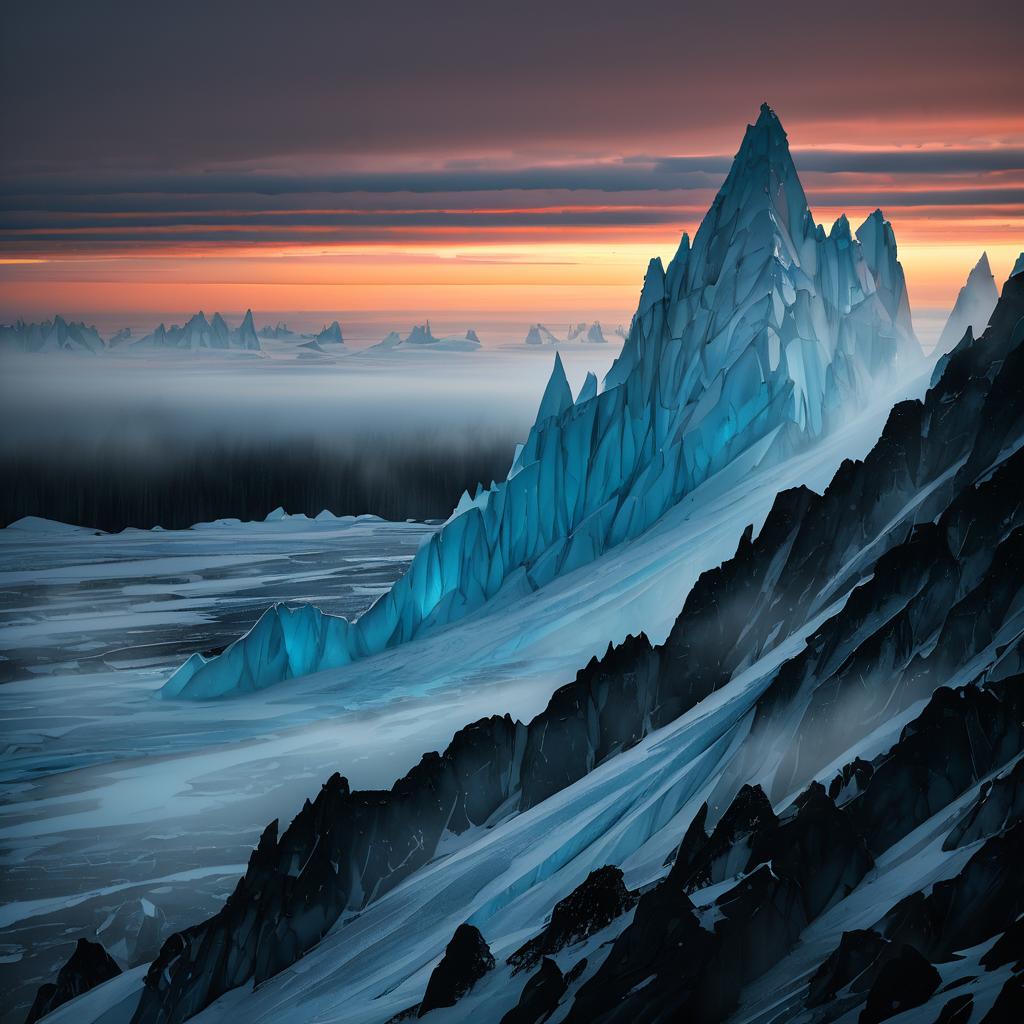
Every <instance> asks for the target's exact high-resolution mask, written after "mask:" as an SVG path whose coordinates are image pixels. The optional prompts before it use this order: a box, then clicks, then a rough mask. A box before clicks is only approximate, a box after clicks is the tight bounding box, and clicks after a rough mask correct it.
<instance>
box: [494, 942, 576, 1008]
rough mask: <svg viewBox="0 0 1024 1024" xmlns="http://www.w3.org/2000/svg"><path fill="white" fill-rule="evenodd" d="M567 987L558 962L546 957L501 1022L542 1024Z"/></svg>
mask: <svg viewBox="0 0 1024 1024" xmlns="http://www.w3.org/2000/svg"><path fill="white" fill-rule="evenodd" d="M567 987H568V986H567V984H566V980H565V977H564V976H563V975H562V972H561V971H560V970H559V969H558V964H556V963H555V961H554V960H552V959H550V958H549V957H544V959H543V960H541V962H540V967H539V968H538V970H537V972H536V973H535V974H534V975H533V976H532V977H531V978H530V980H529V981H528V982H527V983H526V984H525V985H524V986H523V994H522V995H521V996H520V997H519V1003H518V1004H517V1005H516V1006H514V1007H513V1008H512V1009H511V1010H509V1011H508V1013H506V1014H505V1016H504V1017H502V1018H501V1024H541V1021H545V1020H547V1019H548V1017H550V1016H551V1014H552V1013H553V1012H554V1010H555V1007H556V1006H558V1002H559V1000H560V999H561V998H562V996H563V994H564V993H565V990H566V988H567Z"/></svg>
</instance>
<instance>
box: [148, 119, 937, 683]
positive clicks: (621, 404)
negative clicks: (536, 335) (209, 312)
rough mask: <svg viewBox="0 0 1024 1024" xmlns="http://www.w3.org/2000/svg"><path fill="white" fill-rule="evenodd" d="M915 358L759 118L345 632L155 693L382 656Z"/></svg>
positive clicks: (653, 516)
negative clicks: (478, 482)
mask: <svg viewBox="0 0 1024 1024" xmlns="http://www.w3.org/2000/svg"><path fill="white" fill-rule="evenodd" d="M919 358H920V349H919V347H918V345H917V341H916V339H915V338H914V334H913V328H912V326H911V322H910V307H909V304H908V302H907V294H906V287H905V284H904V279H903V270H902V268H901V266H900V264H899V262H898V261H897V258H896V243H895V239H894V237H893V233H892V229H891V228H890V226H889V224H888V223H887V222H886V221H885V220H884V219H883V217H882V214H881V213H880V212H879V211H876V212H875V213H873V214H872V215H871V216H870V217H869V218H868V219H867V221H866V222H865V223H864V225H862V227H861V228H860V229H859V230H858V231H857V232H856V235H854V234H852V233H851V231H850V226H849V223H848V222H847V220H846V218H845V217H841V218H840V219H839V220H838V221H836V223H835V224H834V225H833V227H832V229H831V231H830V232H829V233H828V234H826V233H825V231H824V230H823V228H821V227H820V226H818V225H816V224H815V223H814V220H813V218H812V217H811V214H810V211H809V210H808V208H807V200H806V197H805V195H804V191H803V187H802V186H801V184H800V180H799V178H798V177H797V173H796V169H795V167H794V166H793V161H792V159H791V157H790V154H789V149H788V145H787V142H786V135H785V132H784V131H783V129H782V126H781V125H780V124H779V122H778V119H777V118H776V117H775V114H774V113H773V112H772V111H771V110H770V109H769V108H768V107H767V106H765V107H762V109H761V116H760V117H759V118H758V121H757V123H756V125H754V126H752V127H748V129H747V133H746V136H745V137H744V140H743V144H742V146H741V147H740V150H739V153H738V154H737V156H736V159H735V161H734V163H733V166H732V169H731V170H730V172H729V175H728V177H727V178H726V181H725V183H724V184H723V186H722V188H721V190H720V191H719V193H718V196H717V197H716V199H715V201H714V203H713V205H712V207H711V209H710V210H709V211H708V214H707V216H706V217H705V218H704V221H703V223H702V224H701V226H700V228H699V230H698V231H697V233H696V235H695V236H694V240H693V245H692V247H691V245H690V242H689V239H688V238H687V237H686V236H685V235H684V236H683V239H682V241H681V243H680V246H679V249H678V251H677V253H676V255H675V257H674V258H673V259H672V261H671V263H670V264H669V266H668V268H667V270H666V269H664V268H663V267H662V264H661V261H660V260H657V259H655V260H652V261H651V264H650V266H649V268H648V270H647V275H646V278H645V280H644V286H643V292H642V294H641V297H640V303H639V306H638V308H637V312H636V314H635V316H634V318H633V322H632V325H631V327H630V330H629V334H628V336H627V338H626V343H625V345H624V347H623V350H622V354H621V355H620V357H619V358H618V359H617V360H616V362H615V364H614V365H613V366H612V368H611V370H610V371H609V373H608V375H607V376H606V378H605V384H604V389H603V390H602V391H600V392H598V391H597V387H596V381H593V380H588V381H587V382H586V383H585V384H584V385H583V388H582V389H581V391H580V395H579V397H578V398H577V400H576V401H575V402H574V401H573V398H572V394H571V392H570V390H569V385H568V382H567V381H566V378H565V373H564V371H563V369H562V364H561V360H560V359H559V358H558V357H557V356H556V359H555V365H554V369H553V371H552V374H551V380H550V382H549V383H548V386H547V388H546V390H545V392H544V396H543V398H542V400H541V404H540V408H539V411H538V414H537V419H536V422H535V423H534V426H533V428H532V429H531V431H530V434H529V436H528V438H527V439H526V442H525V443H524V444H523V445H522V447H521V448H520V449H519V450H517V452H516V456H515V459H514V461H513V464H512V468H511V469H510V471H509V475H508V477H507V479H506V480H504V481H502V482H501V483H500V484H492V485H491V487H490V488H489V489H488V490H486V491H480V492H478V494H477V495H476V497H474V498H472V499H471V498H470V497H469V495H468V494H467V495H465V496H464V497H463V500H462V501H461V502H460V503H459V506H458V508H457V509H456V512H455V514H454V515H453V517H452V518H451V519H450V520H449V521H448V522H447V523H446V524H445V526H444V527H443V528H442V529H441V530H440V531H438V533H436V534H435V535H433V536H432V537H431V539H430V540H429V542H428V543H427V544H425V545H424V547H423V548H421V549H420V551H419V552H418V554H417V556H416V558H415V559H414V560H413V563H412V565H411V567H410V569H409V572H408V573H407V574H406V575H405V576H404V577H402V578H401V579H400V580H399V581H398V582H397V583H396V584H395V585H394V587H393V588H392V589H391V591H390V592H389V593H387V594H386V595H384V596H383V597H382V598H381V599H380V600H379V601H377V603H376V604H374V605H373V606H372V607H371V608H370V609H369V610H368V611H367V612H366V613H365V614H364V615H363V616H362V617H361V618H360V619H359V620H357V621H356V622H353V623H348V622H346V621H345V620H343V619H339V618H336V617H332V616H327V615H323V614H321V613H320V612H318V611H316V610H315V609H310V608H300V609H295V610H289V609H287V608H284V607H281V606H277V607H275V608H272V609H270V610H269V611H268V612H267V613H266V614H265V615H264V616H263V618H261V619H260V621H259V622H258V623H257V624H256V626H255V627H254V628H253V629H252V631H251V632H250V633H249V634H248V635H247V636H245V637H243V638H242V639H241V640H239V641H237V642H236V643H235V644H233V645H232V646H231V647H230V648H228V650H227V651H225V653H224V654H223V655H221V656H220V657H218V658H215V659H213V660H211V661H209V662H207V661H205V660H203V659H202V658H200V657H198V656H194V657H193V658H192V659H190V661H189V662H187V663H186V664H185V665H184V666H182V668H181V669H180V670H179V671H178V672H177V673H176V674H175V675H174V677H172V679H171V680H170V681H169V682H168V683H167V685H166V686H165V687H164V690H163V693H164V695H165V696H182V697H190V698H196V699H202V698H209V697H218V696H224V695H227V694H232V693H237V692H241V691H246V690H252V689H258V688H261V687H264V686H268V685H270V684H272V683H274V682H277V681H279V680H282V679H288V678H292V677H295V676H298V675H302V674H305V673H309V672H313V671H317V670H320V669H325V668H331V667H335V666H338V665H342V664H346V663H347V662H349V661H352V660H355V659H357V658H361V657H364V656H366V655H369V654H373V653H376V652H379V651H381V650H384V649H385V648H387V647H390V646H393V645H395V644H399V643H402V642H404V641H406V640H409V639H411V638H412V637H414V636H416V635H417V634H419V633H421V632H423V631H424V630H427V629H431V628H435V627H438V626H443V625H445V624H447V623H450V622H453V621H455V620H457V619H459V618H461V617H462V616H464V615H466V614H467V613H469V612H471V611H473V610H475V609H478V608H480V607H481V606H482V605H483V604H485V602H487V601H489V600H490V599H492V598H493V597H494V596H495V595H496V594H497V593H498V592H499V591H500V590H501V589H502V587H503V586H507V585H511V581H512V580H513V579H514V580H515V582H516V585H522V581H523V579H524V578H525V580H526V582H527V583H528V585H529V586H531V587H540V586H543V585H544V584H545V583H547V582H548V581H550V580H551V579H553V578H554V577H556V576H557V575H559V574H562V573H565V572H568V571H570V570H572V569H576V568H578V567H580V566H582V565H585V564H587V563H588V562H590V561H592V560H593V559H595V558H597V557H598V556H599V555H601V554H602V553H603V552H605V551H607V550H608V549H609V548H611V547H614V546H615V545H617V544H621V543H622V542H623V541H626V540H629V539H631V538H634V537H637V536H638V535H640V534H641V533H643V532H644V531H645V530H647V529H648V528H649V527H650V526H651V525H652V524H653V523H654V522H655V521H656V520H657V519H659V518H660V517H661V516H662V515H663V514H664V513H665V512H666V511H667V510H668V509H669V508H670V507H671V506H672V505H674V504H676V503H677V502H678V501H680V500H681V499H682V498H683V497H684V496H685V495H686V494H688V493H689V492H690V491H692V490H693V489H694V488H695V487H696V486H697V485H699V484H701V483H702V482H703V481H705V480H706V479H707V478H708V477H710V476H711V475H713V474H715V473H717V472H718V471H719V470H721V469H723V468H724V467H725V466H727V465H728V464H729V463H731V462H732V461H733V460H734V459H736V458H737V457H738V456H740V455H741V454H743V453H744V452H748V451H749V450H750V449H751V448H752V447H753V446H755V445H757V446H759V448H761V449H763V454H762V456H761V460H762V461H765V460H768V461H771V460H775V459H779V458H783V457H785V456H787V455H789V454H791V453H792V452H793V451H794V450H796V449H798V448H799V447H802V446H804V445H806V444H808V443H809V442H811V441H813V440H814V439H815V438H817V437H820V436H821V435H822V434H824V433H826V432H827V431H829V430H830V429H832V428H833V427H835V426H836V425H837V424H838V423H839V422H840V421H841V420H842V419H843V418H844V417H846V416H847V415H848V414H849V412H850V410H851V409H856V408H859V407H861V406H863V405H864V404H865V403H866V399H867V396H868V395H869V394H870V393H871V392H872V390H874V389H877V388H878V387H880V386H881V385H883V384H884V383H887V382H888V379H889V378H890V376H891V375H892V374H893V373H894V372H895V371H896V370H897V369H898V368H901V364H904V363H907V362H914V361H916V360H917V359H919Z"/></svg>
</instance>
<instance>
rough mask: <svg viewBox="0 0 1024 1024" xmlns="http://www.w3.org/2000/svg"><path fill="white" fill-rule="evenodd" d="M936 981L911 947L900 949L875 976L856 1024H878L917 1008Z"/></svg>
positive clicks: (932, 989) (927, 995) (935, 985)
mask: <svg viewBox="0 0 1024 1024" xmlns="http://www.w3.org/2000/svg"><path fill="white" fill-rule="evenodd" d="M940 981H941V978H940V977H939V972H938V971H937V970H935V968H934V967H932V965H931V964H930V963H928V961H927V960H925V958H924V957H923V956H921V954H920V953H918V951H917V950H916V949H914V947H913V946H904V947H903V948H902V949H901V950H900V951H899V953H897V955H896V956H894V957H893V958H892V959H891V960H890V961H889V962H888V963H887V964H886V965H885V966H884V967H883V968H882V969H881V970H880V971H879V972H878V977H877V978H876V979H875V983H874V984H873V985H872V986H871V991H870V992H868V998H867V1004H866V1005H865V1007H864V1010H863V1012H862V1013H861V1015H860V1017H859V1019H858V1024H880V1022H881V1021H883V1020H888V1019H889V1018H890V1017H895V1016H896V1014H898V1013H902V1012H903V1011H904V1010H909V1009H911V1008H912V1007H915V1006H920V1005H921V1004H922V1003H924V1002H926V1001H927V1000H928V997H929V996H930V995H931V994H932V993H933V992H934V991H935V990H936V989H937V988H938V987H939V982H940Z"/></svg>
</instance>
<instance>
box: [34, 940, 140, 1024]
mask: <svg viewBox="0 0 1024 1024" xmlns="http://www.w3.org/2000/svg"><path fill="white" fill-rule="evenodd" d="M120 973H121V968H120V967H118V966H117V964H116V963H115V962H114V960H113V958H112V957H111V956H110V955H109V954H108V953H107V951H106V950H105V949H104V948H103V947H102V946H101V945H100V944H99V943H98V942H90V941H89V940H88V939H79V940H78V945H76V946H75V951H74V952H73V953H72V954H71V956H70V957H69V958H68V962H67V963H66V964H65V965H64V966H63V967H62V968H61V969H60V971H59V972H58V974H57V980H56V982H47V983H46V984H45V985H40V986H39V991H38V992H37V993H36V998H35V1002H33V1003H32V1008H31V1009H30V1010H29V1012H28V1016H27V1017H26V1018H25V1024H35V1021H37V1020H39V1018H40V1017H45V1016H46V1014H48V1013H50V1012H52V1011H53V1010H56V1009H57V1007H58V1006H62V1005H63V1004H64V1003H66V1002H68V1000H70V999H74V998H75V996H80V995H81V994H82V993H83V992H88V991H89V989H91V988H95V987H96V986H97V985H100V984H102V983H103V982H104V981H109V980H110V979H111V978H116V977H117V976H118V975H119V974H120Z"/></svg>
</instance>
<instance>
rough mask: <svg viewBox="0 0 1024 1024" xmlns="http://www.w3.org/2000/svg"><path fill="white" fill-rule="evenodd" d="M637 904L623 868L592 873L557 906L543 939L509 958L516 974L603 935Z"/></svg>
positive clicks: (543, 933) (524, 946) (605, 869)
mask: <svg viewBox="0 0 1024 1024" xmlns="http://www.w3.org/2000/svg"><path fill="white" fill-rule="evenodd" d="M636 901H637V894H636V893H635V892H633V891H632V890H630V889H627V888H626V884H625V882H623V880H622V871H621V870H620V869H619V868H617V867H614V866H612V865H606V866H605V867H602V868H597V870H595V871H591V872H590V874H589V875H588V876H587V877H586V879H585V880H584V881H583V882H581V883H580V884H579V885H578V886H577V887H576V888H575V889H573V891H572V892H571V893H569V895H568V896H566V897H565V898H564V899H562V900H559V901H558V903H556V904H555V906H554V909H553V910H552V911H551V920H550V921H549V922H548V925H547V927H546V928H545V929H544V930H543V931H542V932H541V933H540V935H538V936H537V937H536V938H534V939H531V940H530V941H529V942H527V943H526V944H525V945H523V946H521V947H520V948H519V949H517V950H516V951H515V952H514V953H513V954H512V955H511V956H510V957H509V958H508V963H509V964H511V965H512V968H513V973H518V972H519V971H522V970H526V969H528V968H530V967H533V966H534V965H535V964H536V963H537V962H538V961H539V960H540V959H541V958H542V957H544V956H548V955H551V954H553V953H557V952H558V951H559V950H560V949H564V948H565V947H566V946H569V945H572V944H573V943H575V942H580V941H582V940H583V939H586V938H589V937H590V936H591V935H593V934H594V933H595V932H599V931H601V929H602V928H606V927H607V926H608V925H609V924H611V922H612V921H614V920H615V918H617V917H619V916H620V915H622V914H624V913H625V912H626V911H627V910H629V909H630V908H631V907H632V906H633V905H634V904H635V903H636Z"/></svg>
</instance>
